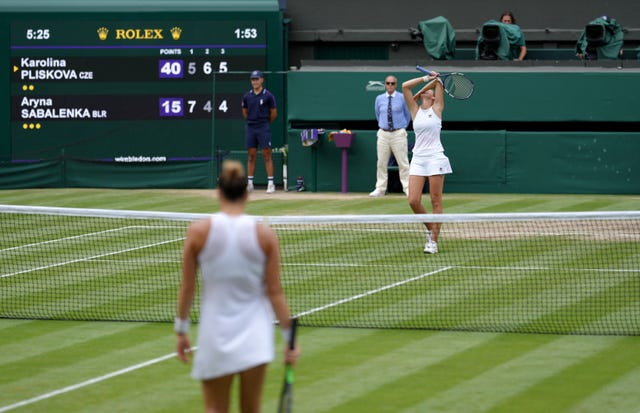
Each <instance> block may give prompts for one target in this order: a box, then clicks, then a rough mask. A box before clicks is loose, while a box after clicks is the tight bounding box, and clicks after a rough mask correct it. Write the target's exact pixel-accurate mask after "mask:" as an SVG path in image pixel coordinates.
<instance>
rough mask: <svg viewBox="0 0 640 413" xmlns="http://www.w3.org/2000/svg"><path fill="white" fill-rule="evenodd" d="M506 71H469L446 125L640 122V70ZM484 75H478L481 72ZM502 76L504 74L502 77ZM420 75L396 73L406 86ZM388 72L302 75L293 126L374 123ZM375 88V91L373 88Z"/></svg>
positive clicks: (292, 76) (295, 77)
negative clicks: (465, 92)
mask: <svg viewBox="0 0 640 413" xmlns="http://www.w3.org/2000/svg"><path fill="white" fill-rule="evenodd" d="M560 69H561V68H555V70H556V71H549V72H545V71H541V70H539V71H538V70H537V71H535V72H533V71H531V72H529V71H527V72H522V71H520V70H518V71H502V70H504V68H494V70H495V71H490V70H491V68H486V69H485V71H483V72H476V71H470V70H467V68H465V70H464V71H465V73H466V74H467V75H468V76H469V78H471V79H472V80H473V82H474V84H475V91H474V94H473V96H472V97H471V98H470V99H469V100H466V101H456V100H453V99H447V100H446V109H445V113H444V120H445V121H459V122H485V121H511V122H513V121H517V122H558V121H559V122H571V121H586V122H594V121H602V122H640V111H639V110H638V108H639V107H640V93H637V91H638V90H640V71H638V70H637V69H635V70H633V69H626V70H617V69H615V68H609V69H600V70H597V71H596V70H592V71H581V70H582V69H580V68H571V69H572V70H573V71H571V72H569V71H566V70H567V68H562V69H563V70H564V71H558V70H560ZM476 70H477V69H476ZM498 70H500V71H498ZM416 73H418V72H410V73H393V74H395V75H396V76H397V77H398V81H399V82H400V83H402V82H403V81H405V80H407V79H410V78H412V77H415V76H416ZM387 74H388V73H387V72H369V71H352V72H337V71H334V72H315V71H309V72H305V71H295V72H290V73H289V76H288V90H289V93H288V101H289V102H288V103H289V121H296V120H309V121H324V120H334V121H335V120H368V119H374V117H373V104H374V100H375V97H376V95H378V94H380V93H382V92H384V89H381V88H371V87H369V88H367V85H368V84H369V82H371V81H379V82H383V81H384V78H385V76H386V75H387ZM368 89H369V90H368Z"/></svg>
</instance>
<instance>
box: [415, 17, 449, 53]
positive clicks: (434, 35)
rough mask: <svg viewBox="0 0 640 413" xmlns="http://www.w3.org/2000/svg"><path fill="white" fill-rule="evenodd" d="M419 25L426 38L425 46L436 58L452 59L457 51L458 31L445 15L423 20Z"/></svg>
mask: <svg viewBox="0 0 640 413" xmlns="http://www.w3.org/2000/svg"><path fill="white" fill-rule="evenodd" d="M418 27H419V28H420V31H421V32H422V36H423V38H424V48H425V49H426V50H427V53H429V56H431V57H432V58H434V59H435V60H451V59H453V58H454V56H455V52H456V32H455V31H454V30H453V26H451V23H449V20H447V19H446V18H445V17H442V16H438V17H434V18H433V19H430V20H423V21H421V22H419V23H418Z"/></svg>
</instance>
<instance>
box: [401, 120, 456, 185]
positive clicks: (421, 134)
mask: <svg viewBox="0 0 640 413" xmlns="http://www.w3.org/2000/svg"><path fill="white" fill-rule="evenodd" d="M441 129H442V119H440V117H439V116H438V115H436V113H435V112H434V111H433V108H429V109H422V108H418V112H417V113H416V116H415V119H413V130H414V132H415V133H416V143H415V145H414V147H413V150H412V153H413V156H412V157H411V164H410V166H409V174H410V175H417V176H431V175H443V174H450V173H451V172H452V170H451V163H450V162H449V158H447V157H446V156H445V154H444V147H443V146H442V142H441V141H440V130H441Z"/></svg>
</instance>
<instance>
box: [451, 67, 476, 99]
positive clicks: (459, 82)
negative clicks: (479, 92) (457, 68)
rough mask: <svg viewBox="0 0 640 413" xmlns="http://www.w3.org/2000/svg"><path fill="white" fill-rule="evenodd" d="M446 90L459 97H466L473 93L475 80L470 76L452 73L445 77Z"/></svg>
mask: <svg viewBox="0 0 640 413" xmlns="http://www.w3.org/2000/svg"><path fill="white" fill-rule="evenodd" d="M444 88H445V90H446V91H447V92H448V93H449V94H450V95H451V96H453V97H455V98H457V99H466V98H468V97H469V96H471V94H472V93H473V82H472V81H471V80H469V78H468V77H466V76H464V75H461V74H458V73H452V74H451V75H449V76H447V78H446V79H444Z"/></svg>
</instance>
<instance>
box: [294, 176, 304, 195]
mask: <svg viewBox="0 0 640 413" xmlns="http://www.w3.org/2000/svg"><path fill="white" fill-rule="evenodd" d="M296 191H298V192H302V191H304V179H303V178H302V177H301V176H299V177H298V180H297V181H296Z"/></svg>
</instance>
